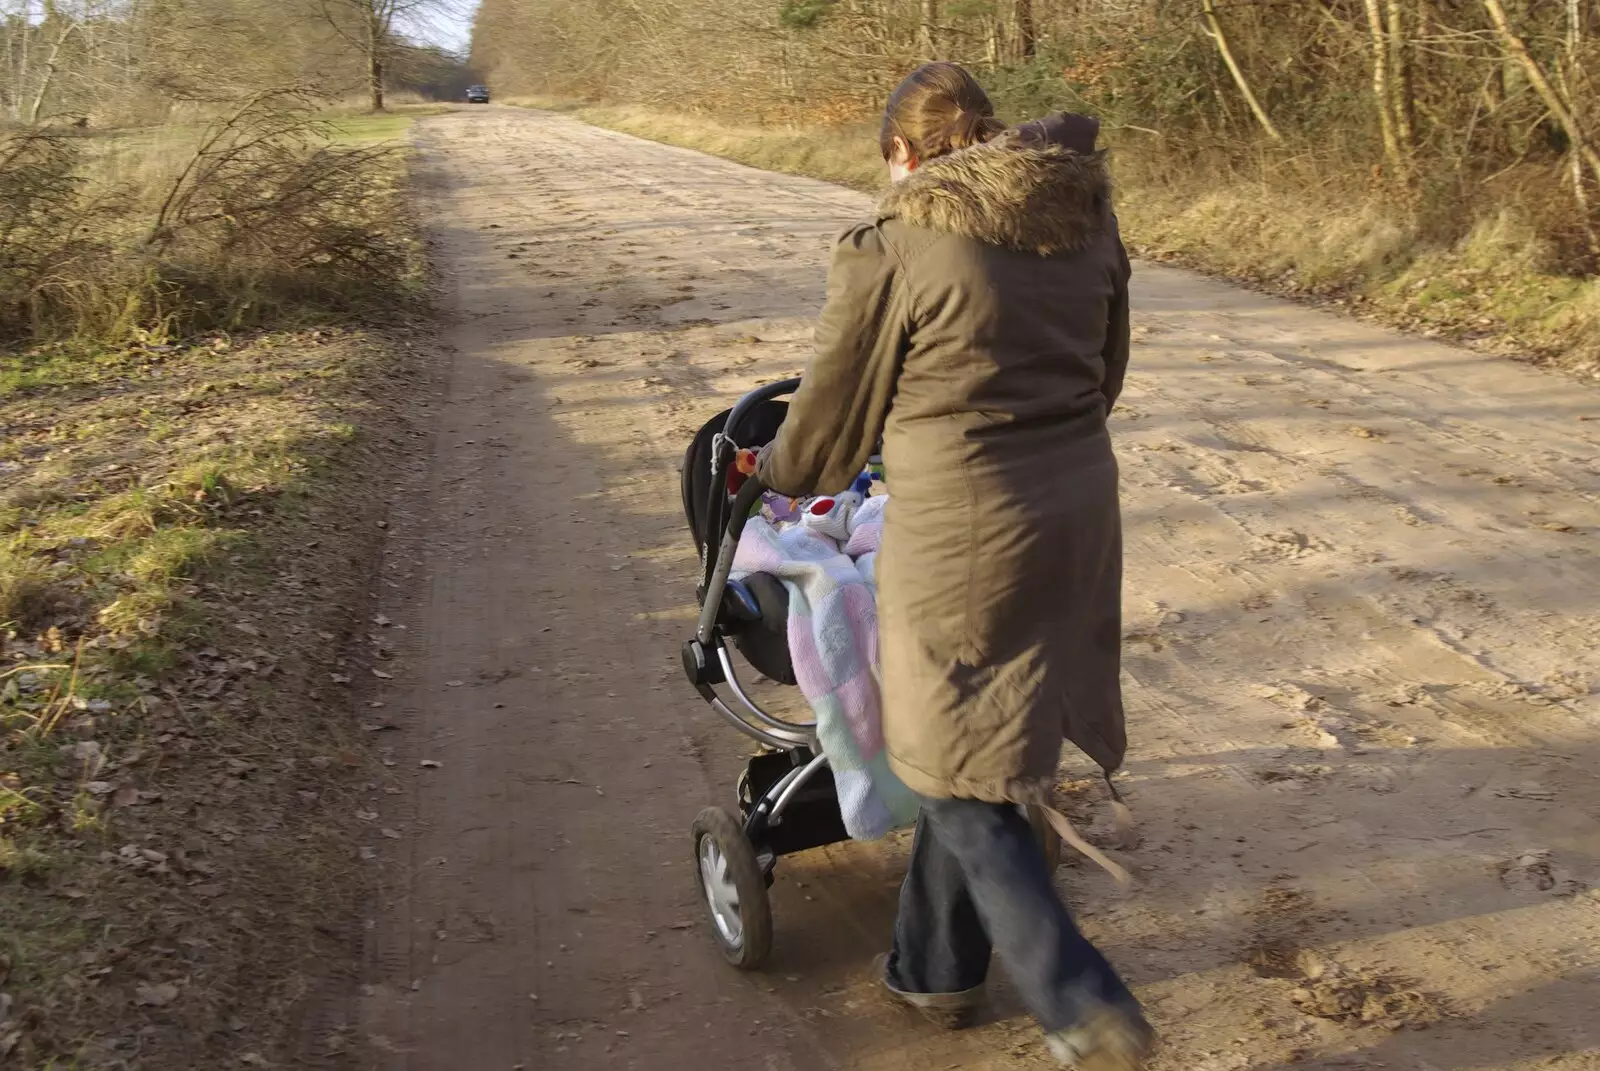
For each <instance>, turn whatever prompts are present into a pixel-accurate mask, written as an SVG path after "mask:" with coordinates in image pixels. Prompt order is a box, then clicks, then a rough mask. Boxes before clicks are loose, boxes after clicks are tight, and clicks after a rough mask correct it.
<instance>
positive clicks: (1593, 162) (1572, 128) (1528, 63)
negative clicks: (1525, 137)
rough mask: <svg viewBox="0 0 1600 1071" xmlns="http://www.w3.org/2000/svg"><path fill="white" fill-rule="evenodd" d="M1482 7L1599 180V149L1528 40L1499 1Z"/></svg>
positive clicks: (1486, 3) (1488, 1)
mask: <svg viewBox="0 0 1600 1071" xmlns="http://www.w3.org/2000/svg"><path fill="white" fill-rule="evenodd" d="M1369 2H1370V0H1369ZM1483 6H1484V8H1485V10H1487V11H1488V12H1489V19H1490V21H1491V22H1493V23H1494V28H1495V30H1496V32H1498V33H1499V34H1500V40H1501V41H1502V42H1503V43H1504V44H1505V46H1506V50H1507V51H1508V52H1510V53H1511V55H1512V56H1513V57H1515V58H1516V60H1517V62H1518V63H1520V64H1521V65H1522V69H1523V71H1524V73H1526V74H1527V76H1528V81H1529V82H1530V83H1531V84H1532V85H1533V88H1534V91H1535V92H1537V93H1538V94H1539V96H1540V98H1541V99H1542V100H1543V101H1544V103H1545V107H1547V108H1549V109H1550V114H1551V115H1553V116H1555V118H1556V122H1558V123H1560V124H1561V127H1562V129H1563V130H1564V131H1566V135H1567V140H1568V141H1569V142H1571V144H1572V151H1573V152H1574V153H1576V154H1577V155H1578V156H1579V157H1580V158H1581V159H1582V160H1583V162H1584V163H1586V164H1588V165H1589V170H1590V171H1592V172H1593V173H1594V177H1595V179H1596V181H1600V152H1597V151H1596V150H1595V147H1594V145H1592V144H1591V143H1590V142H1589V139H1588V138H1586V137H1585V136H1584V133H1583V128H1582V127H1581V126H1579V125H1578V117H1577V115H1576V114H1574V112H1573V110H1572V107H1571V105H1570V104H1568V102H1567V101H1565V100H1563V99H1562V97H1561V94H1560V93H1557V92H1556V88H1555V86H1553V85H1551V84H1550V79H1549V78H1548V77H1546V76H1545V73H1544V68H1543V67H1540V66H1539V61H1538V60H1536V59H1534V58H1533V54H1532V53H1530V52H1529V51H1528V45H1527V43H1526V42H1524V41H1523V40H1522V38H1521V37H1519V36H1518V35H1517V32H1516V31H1515V30H1513V29H1512V28H1511V20H1510V19H1508V18H1506V8H1505V5H1504V4H1503V3H1501V0H1483Z"/></svg>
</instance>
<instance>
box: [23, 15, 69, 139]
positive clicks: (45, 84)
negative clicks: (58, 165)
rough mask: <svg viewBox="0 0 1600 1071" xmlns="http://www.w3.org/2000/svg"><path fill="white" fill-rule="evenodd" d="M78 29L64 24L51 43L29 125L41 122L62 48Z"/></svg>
mask: <svg viewBox="0 0 1600 1071" xmlns="http://www.w3.org/2000/svg"><path fill="white" fill-rule="evenodd" d="M77 28H78V24H77V23H75V22H70V21H69V22H66V23H63V24H62V27H61V32H60V33H58V34H56V39H55V40H54V41H52V42H51V43H50V55H48V56H46V57H45V61H44V73H43V74H42V75H40V76H39V88H38V90H37V91H36V92H35V93H34V94H33V103H32V104H31V105H29V106H28V118H27V123H28V125H29V126H34V125H36V124H37V123H38V122H39V113H40V112H41V111H42V110H44V98H45V96H46V95H47V94H49V92H50V83H51V82H53V81H55V77H56V66H57V61H58V60H59V59H60V58H61V46H62V45H64V44H66V43H67V38H68V37H71V36H72V31H73V30H76V29H77Z"/></svg>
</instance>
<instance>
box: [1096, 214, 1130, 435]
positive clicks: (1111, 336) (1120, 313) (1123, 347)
mask: <svg viewBox="0 0 1600 1071" xmlns="http://www.w3.org/2000/svg"><path fill="white" fill-rule="evenodd" d="M1114 241H1115V242H1116V243H1117V251H1116V262H1115V263H1114V265H1113V266H1112V271H1113V273H1114V278H1113V279H1112V291H1111V307H1110V310H1109V312H1108V314H1107V320H1106V343H1105V346H1104V348H1103V349H1102V350H1101V356H1102V357H1103V358H1105V364H1106V377H1105V379H1104V380H1102V381H1101V384H1100V393H1101V394H1104V395H1105V396H1106V412H1108V413H1109V412H1110V411H1111V407H1112V406H1114V405H1116V404H1117V396H1118V395H1120V394H1121V393H1122V380H1123V378H1124V377H1125V376H1126V375H1127V374H1128V350H1129V348H1130V347H1131V345H1132V341H1131V325H1130V322H1129V321H1130V318H1129V311H1128V280H1129V279H1130V278H1131V277H1132V275H1133V268H1132V266H1131V265H1129V263H1128V251H1127V250H1126V249H1125V248H1123V245H1122V239H1121V237H1120V236H1118V237H1115V238H1114Z"/></svg>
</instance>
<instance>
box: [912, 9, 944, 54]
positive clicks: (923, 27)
mask: <svg viewBox="0 0 1600 1071" xmlns="http://www.w3.org/2000/svg"><path fill="white" fill-rule="evenodd" d="M921 4H922V12H921V14H922V17H921V19H920V20H919V22H918V26H917V30H918V39H919V43H920V44H921V46H922V55H923V56H924V57H925V58H926V59H930V60H933V59H938V58H939V0H921Z"/></svg>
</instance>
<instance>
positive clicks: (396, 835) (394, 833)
mask: <svg viewBox="0 0 1600 1071" xmlns="http://www.w3.org/2000/svg"><path fill="white" fill-rule="evenodd" d="M378 832H379V833H382V834H383V835H384V836H386V837H388V838H389V839H390V840H399V839H400V831H399V830H398V829H388V828H385V829H380V830H378Z"/></svg>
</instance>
